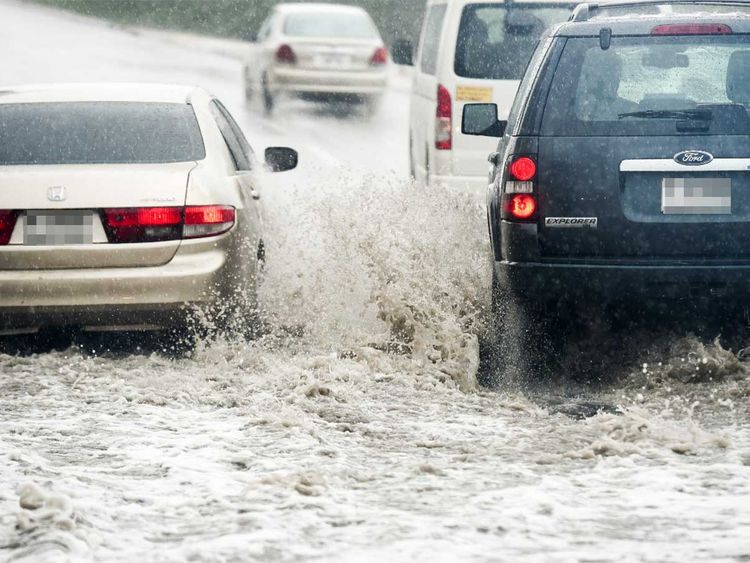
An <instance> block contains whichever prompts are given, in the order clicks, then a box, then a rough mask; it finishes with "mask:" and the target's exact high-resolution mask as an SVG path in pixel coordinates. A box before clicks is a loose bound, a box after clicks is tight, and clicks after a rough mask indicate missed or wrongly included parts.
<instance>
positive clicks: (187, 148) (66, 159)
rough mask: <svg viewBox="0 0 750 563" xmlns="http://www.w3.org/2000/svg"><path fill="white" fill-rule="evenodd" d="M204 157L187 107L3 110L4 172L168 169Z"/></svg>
mask: <svg viewBox="0 0 750 563" xmlns="http://www.w3.org/2000/svg"><path fill="white" fill-rule="evenodd" d="M205 156H206V153H205V149H204V147H203V140H202V137H201V132H200V128H199V127H198V122H197V120H196V117H195V113H194V112H193V109H192V107H191V106H189V105H187V104H163V103H131V102H55V103H28V104H0V166H7V165H24V164H27V165H39V164H130V163H168V162H184V161H191V160H201V159H203V158H205Z"/></svg>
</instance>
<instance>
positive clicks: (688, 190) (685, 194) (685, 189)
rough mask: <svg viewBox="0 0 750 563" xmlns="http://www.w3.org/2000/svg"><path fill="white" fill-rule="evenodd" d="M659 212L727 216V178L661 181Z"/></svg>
mask: <svg viewBox="0 0 750 563" xmlns="http://www.w3.org/2000/svg"><path fill="white" fill-rule="evenodd" d="M661 212H662V213H664V214H665V215H730V214H731V213H732V180H731V179H730V178H664V180H663V182H662V188H661Z"/></svg>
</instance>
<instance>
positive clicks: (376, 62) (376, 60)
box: [370, 47, 388, 66]
mask: <svg viewBox="0 0 750 563" xmlns="http://www.w3.org/2000/svg"><path fill="white" fill-rule="evenodd" d="M387 62H388V51H387V49H386V48H385V47H378V48H377V49H376V50H375V54H374V55H373V56H372V58H371V59H370V64H371V65H372V66H380V65H384V64H386V63H387Z"/></svg>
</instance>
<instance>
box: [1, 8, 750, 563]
mask: <svg viewBox="0 0 750 563" xmlns="http://www.w3.org/2000/svg"><path fill="white" fill-rule="evenodd" d="M183 43H184V42H183ZM239 78H240V64H239V62H237V61H236V60H233V59H231V58H229V57H224V56H219V55H217V54H214V53H211V52H209V51H208V50H207V49H203V45H202V43H201V42H199V41H197V42H196V43H195V44H194V45H185V44H179V43H176V42H170V41H167V40H166V39H163V38H159V37H154V36H141V35H137V34H133V33H131V32H128V31H124V30H120V29H116V28H112V27H110V26H108V25H106V24H102V23H99V22H96V21H92V20H87V19H83V18H78V17H75V16H70V15H64V14H59V13H57V12H55V11H52V10H48V9H42V8H36V7H29V6H26V5H24V4H20V3H17V2H15V1H12V0H3V1H2V2H0V79H1V80H2V82H3V83H4V84H11V83H21V82H53V81H63V80H69V81H89V80H91V81H93V80H118V81H122V80H144V81H173V82H188V83H200V84H202V85H204V86H206V87H207V88H209V89H210V90H212V91H213V92H214V93H216V94H217V95H219V96H220V97H221V98H222V99H224V100H226V101H227V105H228V106H229V107H230V109H231V110H232V111H233V112H234V113H235V114H237V116H238V118H239V120H240V121H241V123H242V125H243V126H244V127H245V128H246V130H247V132H248V135H249V137H250V139H251V142H253V143H254V144H256V145H257V147H256V148H262V146H264V145H266V144H278V143H287V144H292V145H294V146H295V147H297V148H298V149H299V150H300V153H301V155H302V158H303V164H302V169H301V170H300V171H298V172H295V173H292V174H289V175H286V176H283V177H281V176H277V177H276V178H275V180H276V182H277V186H276V187H275V189H274V190H268V193H267V194H264V197H265V198H266V205H267V225H266V227H267V231H268V241H267V242H268V256H269V260H268V265H267V271H266V276H265V280H264V284H263V287H262V289H261V296H262V300H263V304H264V307H265V310H266V312H267V325H268V331H267V334H266V335H265V336H263V337H261V338H259V339H258V340H255V341H252V342H245V341H241V340H238V339H233V338H231V337H230V338H220V339H217V340H215V341H206V342H201V343H199V346H198V349H197V350H196V351H195V353H194V354H193V355H188V356H184V355H183V356H179V355H178V356H174V355H171V354H167V353H164V352H162V351H161V350H160V348H159V347H158V346H154V345H153V343H152V342H151V341H150V340H149V339H143V338H141V339H138V338H133V339H131V338H129V337H128V336H122V337H120V338H119V339H118V338H112V337H109V338H103V337H93V336H89V337H81V336H75V337H74V338H73V339H72V342H71V341H69V340H65V339H63V340H61V342H62V344H61V345H58V346H52V345H37V344H36V343H34V342H33V341H32V342H25V343H22V344H21V345H17V344H18V343H17V342H16V343H15V344H14V343H13V342H11V343H5V344H4V345H3V347H2V348H3V352H2V353H0V560H8V561H33V562H37V561H61V560H70V561H307V560H325V561H430V562H431V563H432V562H436V561H540V562H541V561H543V562H548V561H680V562H682V561H732V562H739V561H748V560H750V539H748V538H750V417H749V416H748V414H750V412H749V411H750V409H748V404H749V400H748V397H749V395H750V384H749V382H750V379H749V378H748V366H747V364H746V363H744V362H743V356H744V355H743V354H737V353H733V352H731V351H729V350H726V349H724V348H723V346H722V341H721V340H717V341H716V342H714V341H712V340H711V339H710V338H708V339H706V338H705V337H701V338H698V337H695V336H691V335H690V331H689V330H685V331H682V332H679V333H670V334H659V332H658V330H657V329H658V327H648V326H647V327H645V328H644V332H643V334H631V335H628V338H621V339H610V340H608V341H606V342H605V343H603V344H602V343H597V342H592V343H591V345H590V347H591V348H595V347H597V346H601V350H598V349H595V350H594V351H598V352H599V355H600V356H601V358H603V360H602V361H600V362H598V363H596V364H591V365H592V366H593V365H596V368H593V367H591V368H590V369H589V372H588V373H584V375H587V376H588V377H586V378H583V379H581V378H580V377H577V378H573V377H568V375H569V374H565V373H561V374H559V377H558V378H556V380H555V381H548V382H545V383H544V384H542V383H540V384H539V385H536V386H529V385H528V384H527V385H524V386H522V385H520V384H517V383H514V382H513V381H504V382H503V384H502V385H501V387H500V389H499V390H497V391H485V390H479V389H478V388H477V386H476V380H475V373H476V369H477V338H476V335H477V334H478V333H479V332H480V330H481V326H482V322H483V313H484V310H485V309H486V301H487V293H488V288H487V285H488V278H489V265H488V263H487V258H486V256H487V247H486V237H485V232H484V215H483V214H484V212H483V210H482V208H481V206H479V205H478V204H477V203H476V202H475V201H473V200H470V199H468V198H467V196H463V195H457V194H451V193H448V192H447V191H444V190H440V189H431V190H428V189H425V188H422V187H419V186H415V185H412V184H411V183H410V182H408V181H407V180H405V176H406V168H407V162H406V138H407V136H406V135H407V131H406V116H407V112H408V94H407V92H406V90H405V89H402V88H400V87H398V85H400V84H401V81H400V80H399V79H397V80H395V82H396V86H395V87H394V88H393V89H392V90H391V91H390V92H389V94H388V99H387V100H386V102H387V103H386V104H384V106H383V108H382V110H381V111H380V113H379V114H378V115H377V116H376V117H374V118H373V119H372V120H370V121H362V120H358V119H351V118H341V117H339V116H336V115H334V114H331V113H328V112H326V111H325V110H322V109H320V108H318V107H316V106H312V105H309V104H303V103H298V102H295V103H290V104H288V105H287V106H286V108H285V111H284V112H283V114H282V115H281V116H280V117H279V118H277V119H275V120H268V119H265V118H263V117H261V115H260V114H259V113H258V112H257V110H256V109H255V108H252V107H251V108H246V107H245V106H244V104H243V101H242V98H241V96H242V90H241V85H240V82H239ZM58 344H60V343H58ZM58 348H60V349H58ZM601 358H600V359H601ZM585 371H586V370H585V369H584V372H585Z"/></svg>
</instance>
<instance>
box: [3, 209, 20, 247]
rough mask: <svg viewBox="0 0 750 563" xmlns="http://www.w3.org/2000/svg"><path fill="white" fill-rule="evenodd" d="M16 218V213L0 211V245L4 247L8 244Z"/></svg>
mask: <svg viewBox="0 0 750 563" xmlns="http://www.w3.org/2000/svg"><path fill="white" fill-rule="evenodd" d="M17 218H18V212H17V211H0V245H6V244H8V243H9V242H10V237H11V235H12V234H13V229H14V228H15V227H16V219H17Z"/></svg>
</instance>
